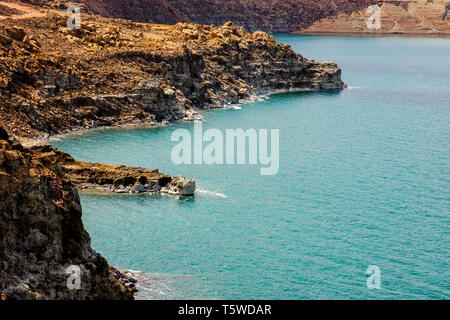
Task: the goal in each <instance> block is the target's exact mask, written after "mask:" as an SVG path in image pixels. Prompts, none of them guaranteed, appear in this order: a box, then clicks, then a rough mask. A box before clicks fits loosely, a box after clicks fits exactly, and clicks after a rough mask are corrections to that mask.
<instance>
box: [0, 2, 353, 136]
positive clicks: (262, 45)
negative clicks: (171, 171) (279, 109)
mask: <svg viewBox="0 0 450 320" xmlns="http://www.w3.org/2000/svg"><path fill="white" fill-rule="evenodd" d="M40 14H43V15H44V16H43V17H38V18H32V19H22V20H8V19H6V20H4V21H0V56H1V57H2V59H1V60H0V70H1V73H0V92H1V96H0V121H1V123H3V125H4V126H5V127H6V128H7V130H8V131H9V132H10V133H12V134H13V135H15V136H21V137H24V136H26V137H38V136H40V137H48V135H53V134H57V133H65V132H69V131H71V130H74V129H80V128H83V129H84V128H94V127H100V126H123V125H128V126H129V125H140V126H144V125H147V126H156V125H159V124H161V123H166V122H168V121H174V120H178V119H186V120H189V119H194V118H195V114H196V113H197V111H198V109H201V108H214V107H221V106H223V105H224V104H227V103H236V102H239V101H241V100H244V99H247V98H249V97H251V96H252V95H256V94H260V93H265V92H271V91H275V90H293V89H310V90H311V89H312V90H314V89H342V88H343V87H344V83H343V82H342V81H341V70H340V69H339V68H338V67H337V66H336V64H334V63H319V62H315V61H313V60H308V59H306V58H304V57H303V56H301V55H299V54H296V53H295V52H294V51H292V49H291V48H290V47H289V46H288V45H284V44H281V43H277V42H276V41H275V40H274V38H273V37H272V36H270V35H268V34H266V33H263V32H255V33H253V34H250V33H246V32H245V31H244V29H243V28H242V27H236V26H235V25H234V24H232V23H226V24H225V25H223V26H221V27H214V26H202V25H196V24H184V23H178V24H177V25H175V26H167V25H151V24H137V23H132V22H129V21H125V20H120V19H107V18H101V17H98V16H89V15H84V16H83V24H82V26H81V29H78V30H69V29H68V28H67V27H66V22H67V18H68V15H67V14H66V13H65V12H62V11H57V10H41V11H40Z"/></svg>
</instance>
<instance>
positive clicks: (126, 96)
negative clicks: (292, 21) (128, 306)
mask: <svg viewBox="0 0 450 320" xmlns="http://www.w3.org/2000/svg"><path fill="white" fill-rule="evenodd" d="M14 10H19V11H20V10H23V11H24V12H27V15H28V18H26V19H21V18H20V16H17V14H16V13H15V12H10V14H11V17H15V18H14V19H9V18H7V19H2V20H0V57H1V59H0V127H1V129H0V197H1V200H0V293H2V294H4V295H5V297H6V299H132V298H133V293H134V291H135V288H134V282H133V280H132V279H130V278H128V277H127V276H125V275H123V274H122V273H120V272H119V271H117V270H115V269H114V268H112V267H110V266H109V265H108V263H107V262H106V260H105V259H104V258H103V257H102V256H100V255H99V254H97V253H96V252H95V251H94V250H93V249H92V248H91V247H90V238H89V235H88V233H87V232H86V231H85V229H84V227H83V224H82V220H81V214H82V212H81V205H80V200H79V196H78V189H87V190H97V191H107V192H120V193H123V192H127V193H142V192H166V193H169V194H174V195H182V196H185V195H192V194H193V193H194V191H195V180H193V179H190V180H189V179H185V178H183V177H181V176H176V177H170V176H167V175H165V174H162V173H160V172H159V171H158V170H150V169H143V168H130V167H125V166H114V165H105V164H98V163H88V162H80V161H77V160H75V159H73V158H72V157H71V156H70V155H68V154H65V153H63V152H61V151H59V150H55V149H53V148H52V147H51V146H50V145H47V144H46V143H43V142H42V141H45V140H46V139H48V138H49V137H50V136H53V135H56V134H62V133H70V132H72V131H74V130H85V129H90V128H99V127H119V126H130V127H132V126H146V127H157V126H160V125H167V124H168V123H170V122H173V121H176V120H192V119H194V118H195V115H196V113H197V112H198V110H200V109H207V108H220V107H223V106H224V105H225V104H227V103H237V102H240V101H244V100H246V99H249V98H251V97H252V96H255V95H258V94H264V93H269V92H274V91H280V90H321V89H326V90H329V89H333V90H334V89H342V88H344V86H345V84H344V83H343V82H342V80H341V70H340V69H339V68H338V67H337V66H336V64H334V63H331V62H328V63H319V62H316V61H313V60H308V59H306V58H304V57H303V56H301V55H299V54H296V53H295V52H294V51H293V50H292V49H291V48H290V47H289V46H288V45H285V44H281V43H278V42H276V41H275V39H274V38H273V37H272V36H270V35H268V34H266V33H264V32H255V33H253V34H250V33H246V32H245V31H244V29H243V28H241V27H236V26H235V25H233V23H231V22H229V23H226V24H225V25H223V26H221V27H214V26H203V25H197V24H186V23H178V24H177V25H174V26H167V25H152V24H139V23H133V22H130V21H128V20H122V19H108V18H103V17H100V16H94V15H83V16H82V25H81V28H80V29H75V30H69V29H68V28H67V27H66V23H67V19H68V14H67V13H66V12H65V11H64V10H56V9H44V8H40V7H33V6H27V7H26V8H25V9H23V8H22V7H21V6H16V7H14ZM30 15H31V16H30ZM38 140H40V141H38ZM77 188H78V189H77ZM71 265H76V266H79V267H80V269H81V275H82V279H81V280H82V281H81V282H82V286H81V289H80V290H71V289H68V288H67V285H66V282H67V277H68V275H67V274H66V270H67V268H68V267H69V266H71Z"/></svg>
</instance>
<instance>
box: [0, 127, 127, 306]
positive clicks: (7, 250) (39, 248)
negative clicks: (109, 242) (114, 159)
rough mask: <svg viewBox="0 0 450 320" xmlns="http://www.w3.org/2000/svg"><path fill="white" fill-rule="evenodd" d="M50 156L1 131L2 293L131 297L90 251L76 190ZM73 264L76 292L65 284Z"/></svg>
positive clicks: (119, 277)
mask: <svg viewBox="0 0 450 320" xmlns="http://www.w3.org/2000/svg"><path fill="white" fill-rule="evenodd" d="M48 157H49V156H48ZM48 157H40V156H39V155H37V154H36V153H35V152H32V151H30V150H27V149H24V147H23V146H22V145H20V144H19V143H17V142H14V141H12V140H10V139H9V137H8V135H7V133H6V131H5V130H4V129H3V128H1V127H0V293H1V294H2V295H3V297H6V299H8V300H14V299H109V300H110V299H121V300H129V299H132V298H133V294H134V291H135V288H134V281H133V280H132V279H129V278H127V277H126V276H125V275H123V274H121V273H120V272H119V271H117V270H115V269H114V268H112V267H110V266H109V265H108V263H107V262H106V260H105V259H104V258H103V257H102V256H101V255H99V254H98V253H96V252H95V251H94V250H93V249H92V248H91V246H90V238H89V235H88V233H87V232H86V231H85V229H84V227H83V223H82V221H81V206H80V201H79V197H78V192H77V190H76V189H75V187H74V185H73V184H72V182H71V181H70V180H69V179H68V178H67V177H66V175H65V174H64V173H63V170H61V167H60V166H59V164H58V162H52V161H47V160H48ZM71 266H75V268H79V269H78V270H79V271H80V273H79V274H80V280H81V281H80V288H79V289H77V288H76V286H74V287H71V286H68V285H67V283H68V279H69V277H70V275H71V274H70V273H69V274H68V273H67V272H68V271H70V268H69V267H71ZM72 268H74V267H72Z"/></svg>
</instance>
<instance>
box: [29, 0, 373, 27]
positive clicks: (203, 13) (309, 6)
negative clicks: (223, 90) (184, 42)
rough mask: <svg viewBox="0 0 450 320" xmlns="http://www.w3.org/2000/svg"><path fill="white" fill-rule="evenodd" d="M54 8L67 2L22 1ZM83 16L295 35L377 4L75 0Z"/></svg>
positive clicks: (351, 0)
mask: <svg viewBox="0 0 450 320" xmlns="http://www.w3.org/2000/svg"><path fill="white" fill-rule="evenodd" d="M22 1H24V2H28V3H33V4H37V5H41V6H42V5H45V6H51V7H53V8H63V7H65V2H64V1H60V0H56V1H46V0H22ZM72 2H78V3H82V4H84V5H85V6H86V7H83V11H84V12H91V13H96V14H100V15H102V16H104V17H114V18H124V19H129V20H132V21H136V22H150V23H161V24H176V23H177V22H193V23H199V24H207V25H209V24H213V25H216V26H221V25H223V24H224V23H225V22H227V21H233V22H234V23H235V24H237V25H239V26H242V27H244V28H245V29H246V30H247V31H250V32H254V31H265V32H270V33H281V32H294V31H299V30H301V29H304V28H307V27H309V26H310V25H312V24H313V23H314V22H315V21H318V20H320V19H323V18H327V17H331V16H334V15H336V14H338V13H351V12H353V11H356V10H359V9H362V8H365V7H367V6H368V5H370V4H373V3H376V2H377V1H375V0H228V1H223V0H76V1H72Z"/></svg>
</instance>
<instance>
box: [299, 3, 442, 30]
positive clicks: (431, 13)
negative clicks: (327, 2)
mask: <svg viewBox="0 0 450 320" xmlns="http://www.w3.org/2000/svg"><path fill="white" fill-rule="evenodd" d="M378 5H379V7H380V8H381V21H380V22H381V23H380V28H379V29H368V28H367V19H368V18H369V17H370V16H371V15H372V14H373V13H371V12H368V11H367V10H366V9H362V10H359V11H355V12H353V13H351V14H348V13H339V14H338V15H337V16H334V17H330V18H325V19H321V20H319V21H317V22H315V23H314V24H313V25H312V26H310V27H309V28H307V29H303V30H302V31H301V32H302V33H404V34H450V1H448V0H433V1H428V0H403V1H380V2H379V4H378Z"/></svg>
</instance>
